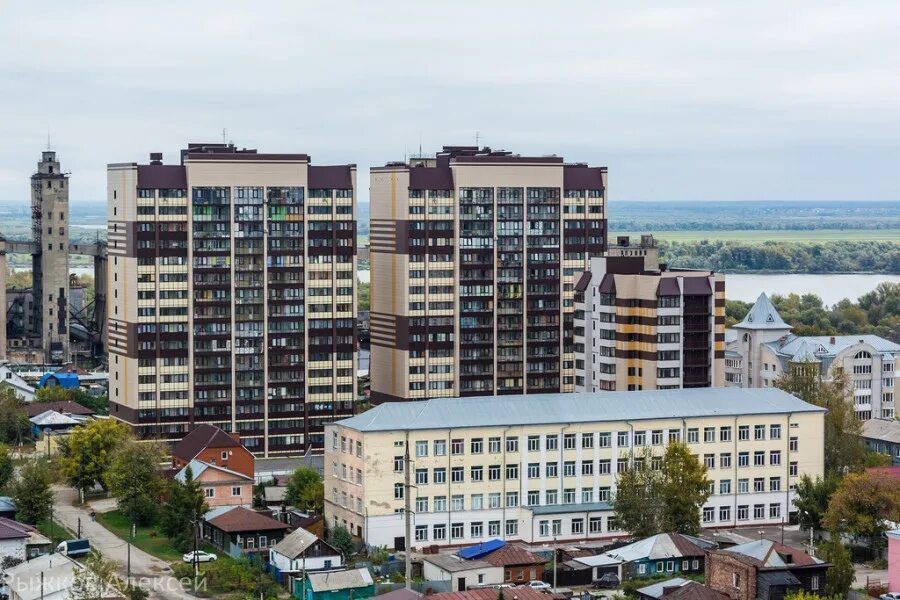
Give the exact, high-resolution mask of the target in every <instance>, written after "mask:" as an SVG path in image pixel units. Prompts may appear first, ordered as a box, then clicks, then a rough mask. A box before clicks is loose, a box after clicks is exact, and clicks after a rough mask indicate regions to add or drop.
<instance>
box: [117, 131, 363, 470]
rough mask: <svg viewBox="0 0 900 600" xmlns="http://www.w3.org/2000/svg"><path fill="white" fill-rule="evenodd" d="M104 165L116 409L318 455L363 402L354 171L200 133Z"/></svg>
mask: <svg viewBox="0 0 900 600" xmlns="http://www.w3.org/2000/svg"><path fill="white" fill-rule="evenodd" d="M150 158H151V160H150V164H147V165H138V164H134V163H124V164H111V165H109V169H108V202H109V208H108V219H109V231H108V237H109V255H110V261H109V275H110V276H109V286H110V294H111V296H110V301H109V313H108V314H109V333H108V335H109V352H110V359H109V367H110V384H109V393H110V400H111V415H112V416H113V417H115V418H118V419H120V420H122V421H125V422H127V423H128V424H130V425H132V426H133V427H135V429H136V430H137V432H138V434H139V435H140V436H141V437H153V438H160V439H163V440H167V441H174V440H178V439H180V438H181V437H182V436H183V435H184V434H185V433H187V432H188V431H190V429H191V428H192V427H193V426H194V425H195V424H199V423H211V424H214V425H217V426H219V427H221V428H223V429H225V430H226V431H232V432H237V433H238V434H240V438H241V441H242V443H243V444H244V445H245V446H247V448H249V449H250V450H251V451H252V452H254V453H256V454H258V455H265V456H269V455H279V454H285V453H297V452H302V451H307V450H312V451H321V449H322V430H323V429H322V428H323V424H324V423H326V422H331V421H334V420H335V419H337V418H341V417H345V416H349V415H351V414H352V412H353V402H354V400H355V398H356V360H357V359H356V350H355V349H356V325H355V318H354V315H355V312H356V279H355V275H354V274H355V268H356V222H355V210H356V209H355V207H356V204H355V200H356V192H355V190H356V167H355V165H338V166H328V167H320V166H313V165H311V164H310V158H309V156H308V155H306V154H260V153H257V152H256V151H255V150H247V149H238V148H235V147H234V146H233V145H231V144H189V145H188V148H187V149H186V150H182V152H181V164H178V165H164V164H163V163H162V155H161V154H151V157H150Z"/></svg>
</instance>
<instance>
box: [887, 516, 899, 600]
mask: <svg viewBox="0 0 900 600" xmlns="http://www.w3.org/2000/svg"><path fill="white" fill-rule="evenodd" d="M886 535H887V539H888V561H887V564H888V567H887V568H888V591H889V592H900V529H894V530H893V531H888V532H887V534H886Z"/></svg>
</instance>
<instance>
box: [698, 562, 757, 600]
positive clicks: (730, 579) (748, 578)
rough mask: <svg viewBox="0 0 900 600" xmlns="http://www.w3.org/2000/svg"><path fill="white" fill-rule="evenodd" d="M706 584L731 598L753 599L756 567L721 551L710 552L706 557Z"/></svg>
mask: <svg viewBox="0 0 900 600" xmlns="http://www.w3.org/2000/svg"><path fill="white" fill-rule="evenodd" d="M735 575H737V581H736V580H735ZM735 583H737V586H735ZM706 584H707V585H708V586H709V587H711V588H712V589H714V590H717V591H719V592H722V593H723V594H727V595H728V596H729V597H730V598H732V599H733V600H753V599H754V598H756V567H754V566H752V565H748V564H746V563H745V562H743V561H741V560H739V559H737V558H735V557H733V556H729V555H727V554H724V553H722V552H710V553H709V555H708V556H707V557H706Z"/></svg>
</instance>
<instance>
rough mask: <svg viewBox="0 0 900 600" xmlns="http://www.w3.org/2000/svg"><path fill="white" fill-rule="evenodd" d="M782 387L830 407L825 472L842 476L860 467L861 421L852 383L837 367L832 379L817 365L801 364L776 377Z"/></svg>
mask: <svg viewBox="0 0 900 600" xmlns="http://www.w3.org/2000/svg"><path fill="white" fill-rule="evenodd" d="M775 385H776V386H777V387H779V388H780V389H782V390H784V391H786V392H788V393H789V394H793V395H794V396H797V397H798V398H800V399H802V400H804V401H806V402H809V403H810V404H815V405H816V406H821V407H822V408H825V409H828V412H827V413H825V474H826V476H829V475H830V476H837V477H841V476H843V475H844V474H845V473H849V472H851V471H860V470H862V468H863V467H864V466H865V463H866V448H865V445H864V443H863V439H862V422H861V421H860V420H859V418H858V417H857V415H856V410H855V408H854V406H853V401H852V400H851V397H852V394H851V393H850V383H849V380H848V379H847V376H846V374H845V373H844V372H843V371H842V370H840V369H838V370H836V371H835V374H834V377H833V378H832V380H831V381H825V380H823V379H822V378H821V377H820V375H819V368H818V365H812V364H810V365H798V366H795V367H794V368H792V369H790V370H789V371H785V373H784V374H783V375H782V376H781V377H779V378H778V379H776V380H775Z"/></svg>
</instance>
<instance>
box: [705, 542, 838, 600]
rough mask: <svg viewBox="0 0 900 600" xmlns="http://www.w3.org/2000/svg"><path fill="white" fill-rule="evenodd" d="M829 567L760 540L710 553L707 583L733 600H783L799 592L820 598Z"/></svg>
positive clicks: (779, 545) (802, 554)
mask: <svg viewBox="0 0 900 600" xmlns="http://www.w3.org/2000/svg"><path fill="white" fill-rule="evenodd" d="M830 566H831V565H829V564H828V563H825V562H823V561H821V560H819V559H817V558H814V557H812V556H810V555H809V554H807V553H805V552H803V551H802V550H798V549H796V548H791V547H790V546H785V545H783V544H779V543H778V542H774V541H772V540H766V539H762V540H755V541H752V542H748V543H746V544H740V545H738V546H732V547H731V548H728V549H726V550H716V551H712V552H710V553H709V554H708V555H707V559H706V583H707V585H708V586H710V587H711V588H713V589H714V590H717V591H719V592H722V593H724V594H726V595H728V596H729V597H730V598H732V600H782V599H783V598H784V597H785V596H786V595H787V594H788V593H790V592H793V591H798V590H804V591H807V592H811V593H813V594H821V593H822V592H823V591H824V589H825V575H826V574H827V572H828V568H829V567H830Z"/></svg>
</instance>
